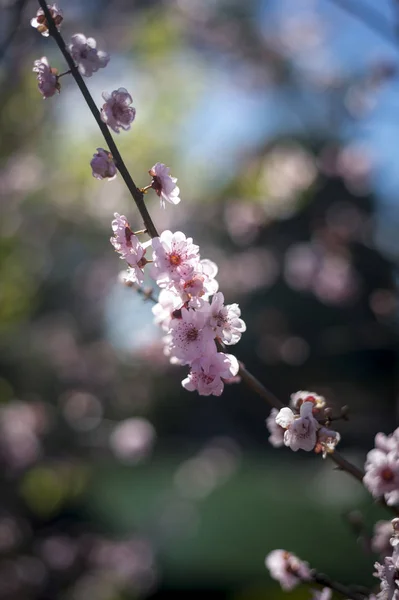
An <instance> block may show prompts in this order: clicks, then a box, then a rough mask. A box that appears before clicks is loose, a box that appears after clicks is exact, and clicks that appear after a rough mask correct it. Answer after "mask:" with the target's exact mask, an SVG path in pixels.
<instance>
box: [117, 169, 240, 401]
mask: <svg viewBox="0 0 399 600" xmlns="http://www.w3.org/2000/svg"><path fill="white" fill-rule="evenodd" d="M154 169H155V167H154ZM154 172H155V171H154ZM161 193H162V191H161ZM112 229H113V232H114V235H113V237H111V243H112V245H113V246H114V248H115V250H116V251H117V252H118V253H119V254H120V255H121V258H122V259H124V260H125V261H126V262H127V263H128V264H129V269H128V270H127V272H126V273H125V274H124V279H125V281H126V282H128V283H136V284H139V285H141V284H142V283H143V277H144V273H143V268H144V266H145V264H146V263H147V262H151V263H152V265H151V269H150V275H151V277H152V278H153V279H154V280H155V281H156V283H157V284H158V286H159V287H160V288H161V292H160V295H159V301H158V303H157V304H156V305H155V306H154V307H153V313H154V317H155V322H156V323H157V324H159V325H160V326H161V327H162V329H163V330H164V332H165V337H164V343H165V354H166V355H167V356H169V357H170V361H171V362H172V363H173V364H179V365H188V366H189V367H190V372H189V374H188V376H187V378H186V379H184V380H183V382H182V385H183V387H184V388H185V389H187V390H189V391H193V390H197V391H198V393H199V394H201V395H210V394H213V395H215V396H220V394H221V393H222V391H223V388H224V383H225V382H226V381H229V380H232V379H233V378H235V376H236V375H237V373H238V369H239V366H238V361H237V359H236V358H235V357H234V356H232V355H231V354H226V353H224V352H218V348H217V345H216V344H217V342H219V343H220V344H226V345H232V344H236V343H237V342H238V341H239V340H240V338H241V334H242V333H243V332H244V331H245V329H246V327H245V323H244V321H243V320H242V319H241V318H240V316H241V312H240V309H239V307H238V304H229V305H225V304H224V297H223V294H222V293H221V292H218V291H217V290H218V283H217V281H216V279H215V276H216V274H217V266H216V265H215V263H213V262H212V261H210V260H207V259H201V257H200V254H199V247H198V246H196V245H195V244H194V243H193V240H192V239H191V238H186V236H185V235H184V233H182V232H180V231H177V232H175V233H172V232H171V231H164V232H163V233H162V234H161V235H160V237H156V238H153V239H152V240H151V242H147V243H146V244H141V243H140V242H139V240H138V238H137V236H136V235H135V234H134V233H133V231H132V229H131V228H130V225H129V223H128V222H127V220H126V217H124V216H121V215H119V214H117V213H116V214H115V219H114V221H113V222H112ZM149 244H151V246H152V259H151V261H149V260H148V259H147V258H146V256H145V253H146V250H147V248H148V247H149ZM211 297H212V299H211Z"/></svg>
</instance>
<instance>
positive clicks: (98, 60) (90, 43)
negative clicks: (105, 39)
mask: <svg viewBox="0 0 399 600" xmlns="http://www.w3.org/2000/svg"><path fill="white" fill-rule="evenodd" d="M68 50H69V52H70V54H71V56H72V58H73V60H74V61H75V62H76V63H77V67H78V70H79V73H80V74H81V75H84V76H85V77H91V76H92V75H93V73H95V72H96V71H98V69H102V68H104V67H106V66H107V64H108V63H109V54H107V53H106V52H103V51H102V50H97V42H96V40H95V39H94V38H86V36H85V35H83V33H76V34H75V35H73V36H72V38H71V44H69V46H68Z"/></svg>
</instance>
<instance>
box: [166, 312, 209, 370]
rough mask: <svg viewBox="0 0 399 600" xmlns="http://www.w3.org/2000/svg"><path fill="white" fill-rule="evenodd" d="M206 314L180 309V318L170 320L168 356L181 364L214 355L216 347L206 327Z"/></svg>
mask: <svg viewBox="0 0 399 600" xmlns="http://www.w3.org/2000/svg"><path fill="white" fill-rule="evenodd" d="M207 319H208V316H207V314H206V313H204V312H201V311H196V310H193V309H187V308H182V309H181V318H180V319H172V321H171V323H170V336H171V337H170V343H169V350H170V356H171V357H173V358H176V359H178V361H180V363H181V364H189V363H191V362H192V361H194V360H196V359H198V358H201V357H204V356H206V355H207V354H214V353H215V352H216V346H215V342H214V333H213V331H212V329H211V328H210V327H209V326H208V325H207Z"/></svg>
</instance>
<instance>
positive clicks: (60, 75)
mask: <svg viewBox="0 0 399 600" xmlns="http://www.w3.org/2000/svg"><path fill="white" fill-rule="evenodd" d="M71 73H72V71H71V69H68V71H64V72H63V73H60V74H59V75H57V77H58V79H59V78H60V77H64V75H70V74H71Z"/></svg>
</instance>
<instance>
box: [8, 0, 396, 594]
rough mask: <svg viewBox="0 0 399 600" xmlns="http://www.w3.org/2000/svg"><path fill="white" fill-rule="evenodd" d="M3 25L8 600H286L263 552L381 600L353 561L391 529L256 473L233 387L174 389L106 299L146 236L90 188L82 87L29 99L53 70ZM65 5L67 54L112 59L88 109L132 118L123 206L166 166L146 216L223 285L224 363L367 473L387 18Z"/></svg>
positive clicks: (246, 411) (12, 11)
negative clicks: (241, 328)
mask: <svg viewBox="0 0 399 600" xmlns="http://www.w3.org/2000/svg"><path fill="white" fill-rule="evenodd" d="M0 6H1V18H0V59H1V64H0V81H1V86H0V128H1V129H0V130H1V136H0V195H1V204H0V215H1V216H0V333H1V335H0V464H1V471H0V478H1V494H0V597H1V598H17V599H19V598H21V599H24V600H25V599H32V600H33V599H34V600H36V599H48V600H50V599H52V600H54V599H63V600H64V599H65V600H81V599H85V600H91V599H93V600H131V599H133V598H163V597H165V596H172V595H173V596H176V595H177V596H179V597H182V596H183V594H185V595H189V594H191V595H194V596H197V597H201V596H202V595H204V594H211V593H212V594H214V595H215V596H218V597H220V598H228V599H231V600H257V599H258V598H259V599H261V598H283V597H285V594H283V593H282V592H281V591H280V589H279V587H278V586H277V585H275V584H274V583H273V582H272V581H271V580H270V578H269V575H268V573H267V572H266V570H265V568H264V558H265V555H266V554H267V553H268V552H270V551H271V550H272V549H274V548H286V549H289V550H291V551H293V552H296V553H297V554H298V555H299V556H301V557H302V558H303V559H305V560H308V561H309V562H310V563H311V565H312V566H314V567H316V568H317V569H318V570H320V571H325V572H328V573H329V574H330V575H331V576H332V577H335V578H337V579H340V580H341V581H343V582H346V583H351V582H353V583H359V584H362V585H371V584H372V583H373V578H372V571H373V563H374V561H375V559H376V557H375V555H373V554H371V553H370V551H368V550H367V547H368V544H367V539H366V538H367V535H369V534H370V533H371V531H372V525H373V522H374V521H375V520H376V519H377V518H389V515H388V514H387V513H384V511H383V509H378V508H376V507H375V506H374V505H373V503H372V502H371V500H370V498H369V497H368V496H367V494H365V493H364V492H363V491H362V488H361V486H360V485H359V484H358V483H356V482H354V481H352V480H350V479H349V477H348V476H347V475H346V474H344V473H340V472H337V471H336V470H334V469H333V465H332V463H330V461H322V459H321V458H320V457H317V458H316V457H314V456H312V455H308V454H307V453H298V454H295V455H294V454H293V453H292V452H291V451H289V450H288V449H285V448H283V449H274V448H272V447H271V446H270V444H269V443H268V432H267V430H266V427H265V419H266V418H267V416H268V414H269V408H268V406H267V405H265V404H264V402H263V401H262V399H260V398H258V397H257V396H255V395H254V393H253V392H251V391H250V390H249V389H247V388H246V387H245V386H244V385H243V384H238V385H232V386H226V389H225V392H224V394H223V396H222V397H220V398H216V397H213V396H211V397H200V396H198V395H197V394H195V393H191V394H190V393H189V392H186V391H184V390H183V389H182V388H181V384H180V381H181V380H182V379H183V378H184V377H185V374H186V370H185V369H182V368H180V367H173V366H170V365H169V364H168V361H167V359H166V358H165V357H164V356H163V353H162V345H161V332H160V331H159V330H158V329H157V328H156V326H155V325H153V323H152V313H151V305H150V304H149V303H148V302H145V301H143V299H142V298H141V297H140V296H138V294H137V293H136V292H134V291H133V290H132V289H127V288H125V287H123V286H122V285H121V284H120V283H119V281H118V273H119V271H120V270H121V269H122V268H123V263H122V262H121V261H120V260H119V258H118V256H117V255H116V254H115V253H114V251H113V248H112V247H111V245H110V243H109V237H110V235H111V227H110V224H111V220H112V218H113V213H114V212H115V211H117V212H119V213H121V214H125V215H126V216H127V218H128V219H129V221H130V223H131V225H132V227H133V228H136V229H140V228H141V225H142V224H141V222H140V219H139V218H138V214H137V211H136V208H135V206H134V204H133V202H132V199H131V198H130V196H129V194H128V192H127V190H126V189H125V187H124V185H123V182H122V180H121V178H120V177H119V178H117V179H116V180H115V181H113V182H110V183H108V182H100V181H97V180H95V179H94V178H93V177H92V175H91V169H90V165H89V162H90V160H91V157H92V155H93V153H94V152H95V151H96V148H97V147H103V146H104V142H103V139H102V137H101V135H100V132H99V131H98V129H97V127H96V124H95V122H94V120H93V118H92V116H91V114H90V113H89V111H88V109H87V107H86V104H85V102H84V100H83V98H82V97H81V95H80V93H79V91H78V90H77V88H76V85H75V83H74V81H73V80H72V79H71V78H70V77H64V78H62V80H61V83H62V90H61V94H60V95H59V96H57V97H53V98H50V99H48V100H45V101H43V100H42V98H41V95H40V93H39V91H38V89H37V81H36V77H35V74H34V73H32V67H33V61H34V60H36V59H38V58H40V57H41V56H47V57H48V59H49V61H50V63H51V65H52V66H53V67H57V68H58V69H59V71H60V72H62V71H64V70H66V65H65V62H64V60H63V58H62V57H61V55H60V54H59V52H58V50H57V47H56V45H55V43H54V42H52V40H51V39H47V38H43V37H42V36H40V35H39V34H38V33H37V31H35V30H34V29H33V28H31V27H30V25H29V21H30V19H31V18H32V17H33V16H34V15H35V14H36V10H37V3H36V2H34V1H30V0H29V1H27V0H1V2H0ZM59 6H60V7H61V8H62V9H63V10H64V22H63V25H62V33H63V35H64V37H65V39H66V41H68V40H69V38H70V36H71V35H73V34H74V33H77V32H82V33H84V34H85V35H86V36H93V37H95V38H96V40H97V42H98V46H99V47H100V48H101V49H104V50H106V51H107V52H109V53H110V55H111V61H110V63H109V65H108V67H107V68H106V69H102V70H100V71H99V72H98V73H96V74H95V75H94V76H93V77H92V78H91V79H88V80H87V84H88V86H89V89H90V91H91V92H92V94H93V97H94V99H95V101H96V102H97V104H98V105H101V103H102V99H101V93H102V92H103V91H108V92H111V91H112V90H114V89H117V88H118V87H121V86H123V87H126V88H127V89H128V91H129V92H130V93H131V94H132V96H133V100H134V106H135V107H136V109H137V116H136V121H135V122H134V124H133V126H132V129H131V131H129V132H127V133H122V134H121V135H120V136H116V137H117V143H118V145H119V148H120V150H121V152H122V154H123V156H124V158H125V161H126V164H127V166H128V168H129V169H130V171H131V173H132V176H133V178H134V180H135V182H136V183H137V185H139V186H144V185H147V184H148V183H149V176H148V175H147V172H148V170H149V169H150V168H151V167H152V165H153V164H154V163H155V162H157V161H159V162H164V163H166V164H167V165H168V166H170V167H171V172H172V174H173V175H174V176H176V177H178V180H179V182H178V183H179V186H180V189H181V197H182V202H181V204H180V205H179V206H178V207H174V206H171V205H168V206H167V207H166V210H165V211H162V210H161V209H160V207H159V202H158V198H157V197H156V195H155V194H148V196H147V203H148V206H149V209H150V212H151V214H152V216H153V219H154V221H155V223H156V225H157V227H158V229H159V230H160V231H162V230H164V229H167V228H170V229H172V230H179V229H180V230H182V231H184V232H185V233H186V235H189V236H193V237H194V240H195V242H197V243H199V244H200V247H201V255H202V257H207V258H210V259H211V260H213V261H215V262H217V264H218V266H219V275H218V280H219V283H220V289H221V290H222V291H223V293H224V294H225V297H226V300H227V301H228V302H239V304H240V306H241V309H242V315H243V318H244V320H245V321H246V323H247V328H248V330H247V333H246V334H245V335H244V336H243V338H242V340H241V342H240V344H239V345H238V346H236V347H235V348H234V351H235V353H236V355H237V356H238V357H239V358H240V359H241V360H242V361H243V362H244V363H245V365H246V366H247V367H248V368H249V369H250V370H251V371H252V372H253V373H254V374H255V375H256V376H258V377H259V378H260V379H261V380H262V381H263V383H265V385H266V386H267V387H269V388H270V389H271V390H272V391H273V392H274V393H275V394H276V395H277V396H279V397H280V398H281V399H282V400H283V401H285V402H288V400H289V395H290V394H291V393H292V392H295V391H297V390H299V389H309V390H312V391H315V392H318V393H320V394H324V395H325V396H326V397H327V398H328V400H329V401H330V403H331V405H332V406H333V407H334V410H336V411H339V409H340V407H341V406H342V405H349V406H350V421H349V422H348V423H342V424H340V426H339V430H340V431H341V434H342V436H343V439H342V442H341V444H340V449H341V451H342V452H343V453H344V455H345V456H347V457H348V458H350V459H351V460H352V461H353V462H355V463H356V464H358V465H359V466H362V464H363V462H364V458H365V455H366V452H367V451H368V449H370V448H371V446H372V445H373V437H374V435H375V433H376V432H377V431H384V432H385V433H389V432H391V431H392V430H393V429H394V428H395V427H396V424H397V408H396V406H397V393H398V390H397V384H398V381H397V378H398V367H397V317H398V305H397V290H396V280H397V258H398V256H399V236H398V233H397V232H398V226H399V203H398V196H399V155H398V152H397V139H398V136H399V120H398V109H399V85H398V69H399V33H398V31H399V3H398V2H396V1H395V0H380V1H379V2H378V3H375V2H372V0H274V1H273V0H246V1H242V0H164V1H163V2H162V1H156V0H141V1H140V0H134V1H133V0H114V1H113V2H110V1H109V0H85V2H83V1H75V0H69V1H68V2H64V3H59ZM354 509H360V511H361V515H362V517H361V519H363V520H364V527H365V532H364V536H363V544H359V543H358V542H357V541H356V537H357V535H356V532H354V529H356V527H354V519H353V514H352V511H353V510H354ZM359 519H360V514H358V515H357V521H356V523H357V524H358V523H359V522H360V521H359ZM348 556H350V557H351V560H350V561H348V558H347V557H348ZM291 597H292V598H298V599H306V598H309V597H310V593H309V590H308V589H306V588H299V589H298V590H295V592H293V593H292V594H291Z"/></svg>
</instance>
